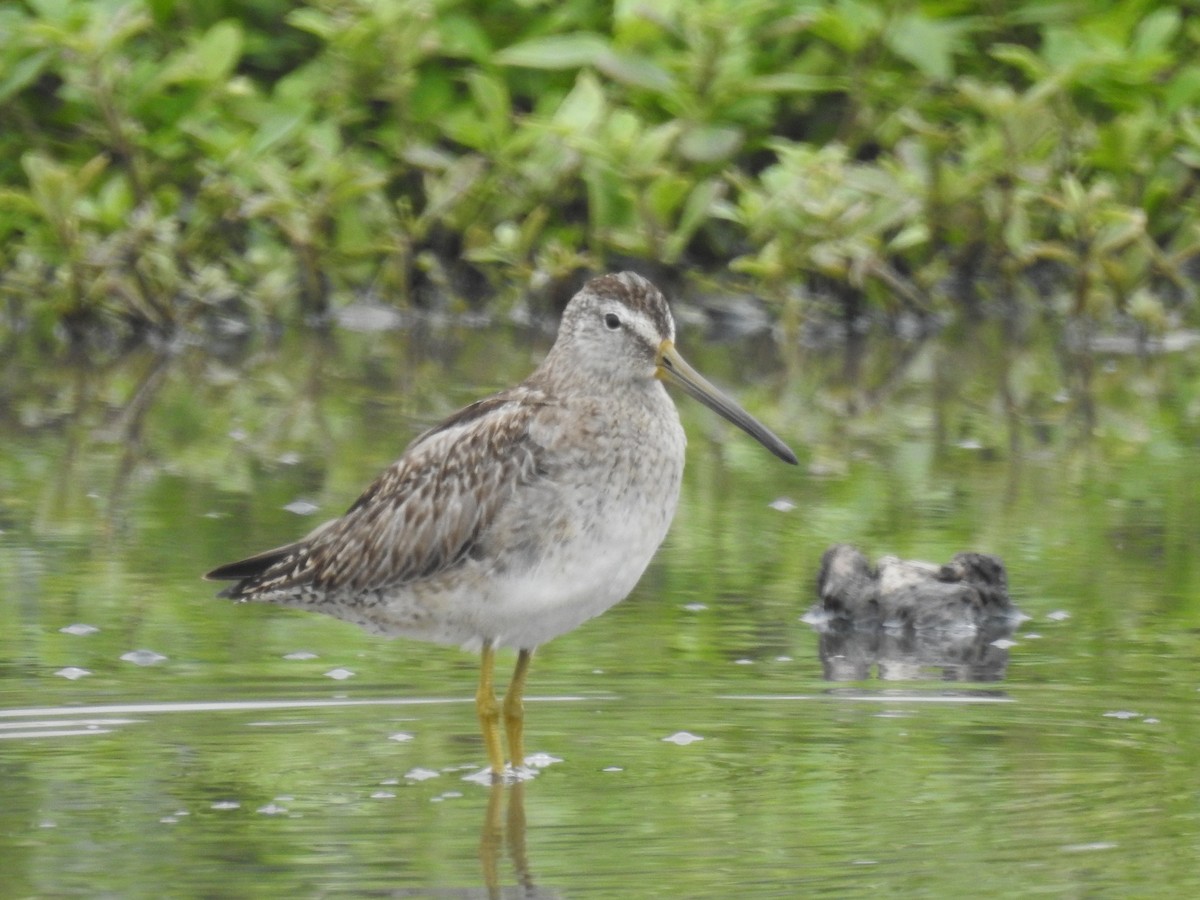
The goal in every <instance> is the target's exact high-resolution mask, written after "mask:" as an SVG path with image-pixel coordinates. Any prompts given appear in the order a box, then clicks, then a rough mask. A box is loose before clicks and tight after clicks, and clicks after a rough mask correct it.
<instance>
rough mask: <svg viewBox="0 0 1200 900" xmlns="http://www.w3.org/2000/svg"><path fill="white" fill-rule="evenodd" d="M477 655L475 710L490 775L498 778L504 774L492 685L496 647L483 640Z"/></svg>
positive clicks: (496, 709) (497, 708) (498, 719)
mask: <svg viewBox="0 0 1200 900" xmlns="http://www.w3.org/2000/svg"><path fill="white" fill-rule="evenodd" d="M479 657H480V658H479V690H477V691H476V692H475V712H476V713H478V714H479V728H480V730H481V731H482V732H483V745H484V747H486V748H487V755H488V765H489V766H490V767H491V770H492V776H493V777H494V778H498V777H500V776H501V775H503V774H504V748H502V747H501V746H500V707H499V705H498V704H497V703H496V691H495V689H494V688H493V687H492V671H493V669H494V668H495V662H496V648H495V647H493V646H492V644H491V641H484V642H483V649H482V651H481V652H480V654H479Z"/></svg>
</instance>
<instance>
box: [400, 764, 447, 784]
mask: <svg viewBox="0 0 1200 900" xmlns="http://www.w3.org/2000/svg"><path fill="white" fill-rule="evenodd" d="M439 774H440V773H438V772H435V771H433V769H422V768H420V767H419V766H418V767H417V768H415V769H409V770H408V771H407V772H405V773H404V777H405V778H407V779H408V780H409V781H428V780H429V779H430V778H437V777H438V775H439Z"/></svg>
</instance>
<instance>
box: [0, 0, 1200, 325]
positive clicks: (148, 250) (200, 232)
mask: <svg viewBox="0 0 1200 900" xmlns="http://www.w3.org/2000/svg"><path fill="white" fill-rule="evenodd" d="M0 33H3V34H5V36H6V39H5V40H4V41H3V42H2V43H0V271H2V272H3V273H4V274H3V275H0V292H2V293H3V295H4V296H5V297H6V299H7V301H8V303H7V306H8V310H9V315H10V316H11V317H13V321H32V322H41V323H43V324H45V323H47V322H64V323H67V324H68V325H69V326H71V327H72V328H73V329H74V330H76V331H78V330H79V329H80V328H82V327H84V326H86V325H88V324H94V323H95V322H97V321H108V322H124V323H127V325H128V327H130V328H132V329H134V330H135V331H137V330H142V329H146V328H150V329H155V330H161V331H164V332H169V331H172V330H174V329H177V328H179V327H180V326H182V325H186V323H188V322H190V321H193V320H195V319H197V317H200V318H203V317H204V315H205V314H206V312H208V311H211V310H218V309H219V310H227V309H229V308H231V304H235V302H236V304H237V305H240V306H242V307H243V308H244V313H243V314H249V315H252V316H260V317H275V316H288V315H294V314H304V315H317V316H321V315H323V314H324V313H326V312H327V311H328V310H329V309H330V307H331V306H332V305H336V304H338V303H340V302H344V301H345V300H346V299H347V298H350V297H353V296H354V295H356V294H358V293H361V292H363V291H371V292H373V293H376V294H379V295H382V296H386V297H389V298H392V299H394V300H395V301H396V302H398V303H406V302H409V300H410V299H411V298H413V297H414V296H415V295H416V294H415V292H416V290H417V289H418V288H419V287H421V286H422V285H424V284H427V283H431V282H432V283H436V284H441V285H443V286H445V285H454V284H459V285H466V284H477V283H478V276H480V275H482V276H483V277H484V278H485V279H487V280H489V281H491V282H492V283H493V284H494V285H500V284H504V283H509V284H513V283H515V284H517V285H525V284H530V283H538V282H545V281H554V280H556V279H560V278H564V277H567V276H569V275H570V274H571V273H573V272H574V271H576V270H578V269H588V268H592V269H596V268H602V267H605V266H607V265H610V264H612V263H613V262H614V261H617V260H622V261H623V260H628V259H630V258H632V259H641V260H646V261H653V262H654V263H655V264H665V265H668V266H673V267H678V268H683V269H689V270H696V269H699V270H703V271H707V272H710V273H714V274H719V273H721V272H723V271H726V270H728V269H732V270H733V271H734V272H735V273H741V277H744V278H749V279H751V281H752V284H751V287H752V288H754V289H757V290H759V291H760V292H762V293H764V294H765V295H766V296H768V297H770V298H774V299H775V300H777V301H779V302H781V303H784V304H786V305H787V308H788V310H789V311H790V315H791V317H792V318H795V317H798V316H802V315H807V314H810V313H811V311H812V310H813V308H814V307H813V306H812V302H813V298H816V299H818V300H822V299H824V300H832V301H833V302H834V303H835V304H836V306H837V308H838V309H840V310H841V311H842V312H843V313H844V314H857V313H858V312H860V311H863V310H865V309H871V308H876V309H880V310H884V311H892V310H897V309H900V308H907V309H911V310H917V311H920V312H928V311H932V310H937V309H945V308H953V307H954V306H955V305H957V304H964V305H967V306H971V307H974V306H977V305H978V303H979V302H980V301H981V300H986V299H988V298H992V297H995V298H1005V299H1006V300H1010V301H1011V300H1012V298H1014V297H1018V296H1024V295H1028V294H1029V291H1028V290H1027V289H1024V288H1023V287H1022V278H1021V276H1023V275H1024V274H1025V273H1027V272H1028V271H1030V270H1031V269H1035V270H1037V271H1038V272H1040V273H1041V274H1042V275H1043V276H1045V275H1046V274H1049V275H1050V276H1051V283H1052V285H1053V287H1054V288H1055V291H1054V292H1053V294H1054V296H1055V297H1056V298H1057V297H1061V298H1062V301H1061V302H1056V303H1055V304H1053V309H1055V310H1057V311H1059V312H1061V313H1063V314H1067V315H1072V316H1086V317H1096V318H1099V319H1101V320H1103V319H1105V318H1107V317H1110V316H1112V315H1113V314H1114V313H1115V314H1119V315H1129V316H1132V317H1133V318H1134V319H1136V320H1137V321H1139V322H1141V323H1143V324H1146V325H1147V326H1148V327H1155V328H1161V327H1166V326H1167V325H1168V324H1169V323H1170V322H1173V321H1179V319H1180V317H1182V316H1184V315H1187V314H1188V313H1189V312H1190V309H1191V307H1192V303H1191V301H1192V300H1193V295H1194V292H1195V291H1194V279H1193V277H1192V276H1190V275H1189V269H1188V266H1189V264H1191V263H1192V262H1193V261H1194V259H1195V258H1196V257H1197V256H1198V255H1200V230H1198V227H1197V224H1196V223H1197V221H1198V220H1200V216H1198V215H1197V213H1198V210H1197V202H1198V200H1197V196H1196V195H1197V192H1196V191H1195V173H1196V171H1197V169H1198V168H1200V123H1198V120H1197V116H1196V112H1195V110H1196V108H1197V101H1198V100H1200V64H1198V63H1196V62H1195V58H1196V56H1197V54H1196V48H1197V45H1198V44H1200V23H1198V22H1196V21H1195V20H1193V19H1191V18H1188V17H1185V16H1184V15H1183V14H1182V13H1181V12H1180V10H1179V9H1177V8H1174V7H1169V8H1162V7H1158V6H1156V5H1153V4H1147V3H1145V2H1136V0H1124V2H1115V0H1114V2H1106V3H1084V2H1082V0H1078V2H1063V3H1046V2H1043V0H1025V2H1023V3H1019V4H1014V5H1011V6H1010V7H1007V8H990V9H987V10H986V11H984V10H979V11H975V10H973V9H972V8H971V7H970V6H969V5H964V4H945V3H940V2H934V0H912V2H908V3H904V4H884V3H881V2H870V0H832V2H817V0H812V2H801V3H796V2H791V0H789V2H784V0H749V2H745V0H743V2H737V3H735V2H733V0H703V2H691V0H688V2H685V0H669V2H662V3H656V4H653V6H652V7H651V6H648V5H645V4H637V3H631V2H620V3H616V4H613V5H612V6H611V8H610V7H609V6H607V5H603V4H596V3H594V2H589V0H568V2H563V3H557V4H546V3H539V2H527V0H507V2H501V3H483V2H481V0H430V2H417V0H373V2H369V0H309V2H307V3H304V4H302V5H295V4H288V3H282V2H266V3H259V4H253V5H251V6H250V7H248V6H247V5H246V4H235V3H228V2H224V3H215V4H208V5H205V6H204V7H203V8H202V9H201V8H195V7H194V5H193V4H185V3H179V2H175V0H153V2H152V0H28V2H26V3H23V4H10V5H7V6H5V7H3V8H2V9H0ZM465 270H473V271H474V277H472V278H469V279H467V280H466V281H464V280H463V279H462V277H461V275H462V274H463V273H464V271H465ZM1045 281H1046V279H1045V278H1044V277H1043V278H1042V279H1041V283H1045ZM948 285H950V286H952V288H951V289H948V287H947V286H948ZM424 295H425V292H422V296H424ZM1135 301H1136V302H1135Z"/></svg>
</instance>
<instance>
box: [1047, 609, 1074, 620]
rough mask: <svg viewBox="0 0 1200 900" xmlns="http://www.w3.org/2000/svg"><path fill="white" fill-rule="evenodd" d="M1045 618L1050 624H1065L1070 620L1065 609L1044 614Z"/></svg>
mask: <svg viewBox="0 0 1200 900" xmlns="http://www.w3.org/2000/svg"><path fill="white" fill-rule="evenodd" d="M1046 618H1047V619H1049V620H1050V621H1051V622H1065V621H1067V619H1069V618H1071V614H1070V613H1069V612H1067V611H1066V610H1065V609H1056V610H1055V611H1054V612H1048V613H1046Z"/></svg>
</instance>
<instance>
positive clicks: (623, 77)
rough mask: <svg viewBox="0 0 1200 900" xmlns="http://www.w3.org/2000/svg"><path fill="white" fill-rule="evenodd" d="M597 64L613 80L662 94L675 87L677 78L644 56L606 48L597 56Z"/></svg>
mask: <svg viewBox="0 0 1200 900" xmlns="http://www.w3.org/2000/svg"><path fill="white" fill-rule="evenodd" d="M595 65H596V68H597V69H599V70H600V71H601V72H603V73H604V74H605V75H607V76H608V77H609V78H611V79H613V81H619V82H621V83H622V84H628V85H630V86H631V87H640V88H645V89H646V90H650V91H657V92H659V93H661V94H668V93H670V92H671V91H673V90H674V89H675V79H674V78H672V77H671V75H670V74H669V73H668V72H667V71H666V70H665V69H663V68H661V67H659V66H658V65H656V64H655V63H653V62H651V61H650V60H649V59H647V58H646V57H644V56H633V55H630V54H625V53H617V52H615V51H612V50H604V51H603V52H601V53H600V54H599V56H597V57H596V60H595Z"/></svg>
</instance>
